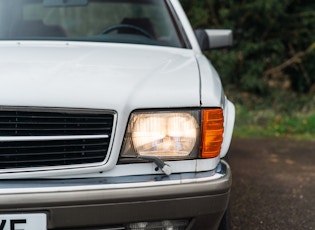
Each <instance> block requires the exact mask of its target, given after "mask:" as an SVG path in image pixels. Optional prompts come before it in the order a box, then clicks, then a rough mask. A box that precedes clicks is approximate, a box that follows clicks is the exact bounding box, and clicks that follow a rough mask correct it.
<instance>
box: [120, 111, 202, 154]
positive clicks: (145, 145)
mask: <svg viewBox="0 0 315 230" xmlns="http://www.w3.org/2000/svg"><path fill="white" fill-rule="evenodd" d="M199 120H200V112H199V111H187V112H186V111H184V112H157V113H156V112H137V113H133V114H132V115H131V118H130V121H129V125H128V128H127V133H126V136H125V143H124V146H123V154H126V155H140V156H157V157H161V158H187V157H189V156H190V155H191V154H193V153H194V152H196V151H197V150H198V147H199V139H200V138H199V133H200V128H199V124H198V123H199Z"/></svg>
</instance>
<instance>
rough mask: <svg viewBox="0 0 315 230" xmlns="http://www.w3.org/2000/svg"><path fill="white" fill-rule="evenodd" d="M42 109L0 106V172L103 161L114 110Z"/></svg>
mask: <svg viewBox="0 0 315 230" xmlns="http://www.w3.org/2000/svg"><path fill="white" fill-rule="evenodd" d="M42 110H43V109H39V110H37V111H36V109H32V111H23V110H21V109H18V110H16V111H13V109H12V108H2V107H0V172H1V171H2V170H6V171H8V170H14V169H21V168H25V169H27V170H29V169H30V168H34V170H38V168H41V167H45V170H46V167H51V166H64V167H68V166H73V165H75V166H76V165H82V164H90V163H100V162H103V161H104V160H105V157H106V155H107V152H108V148H109V143H110V138H111V135H112V130H113V123H114V114H113V113H109V112H107V111H105V112H104V111H81V110H80V111H78V110H72V111H63V110H57V109H56V110H53V111H49V110H47V111H45V112H43V111H42ZM97 135H98V137H97ZM99 135H101V136H99ZM46 137H48V139H47V138H46ZM72 137H74V138H72ZM100 137H101V138H100ZM1 138H2V139H1ZM43 138H44V139H43ZM12 140H13V141H12ZM31 170H32V169H31Z"/></svg>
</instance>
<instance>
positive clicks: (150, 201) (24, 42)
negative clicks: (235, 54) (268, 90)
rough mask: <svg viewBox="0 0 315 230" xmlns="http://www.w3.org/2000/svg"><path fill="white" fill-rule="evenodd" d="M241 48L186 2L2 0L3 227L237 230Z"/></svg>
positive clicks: (0, 120)
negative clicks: (234, 97) (231, 154)
mask: <svg viewBox="0 0 315 230" xmlns="http://www.w3.org/2000/svg"><path fill="white" fill-rule="evenodd" d="M231 45H232V32H231V31H230V30H221V29H220V30H217V29H212V30H208V29H198V30H193V29H192V27H191V25H190V23H189V21H188V19H187V17H186V15H185V13H184V11H183V9H182V7H181V5H180V3H179V1H178V0H0V229H3V230H18V229H19V230H21V229H23V230H47V229H49V230H57V229H58V230H61V229H73V230H79V229H89V230H90V229H139V230H141V229H143V230H147V229H165V230H166V229H167V230H169V229H172V230H182V229H194V230H198V229H202V230H204V229H218V228H221V229H223V228H227V227H228V221H229V220H228V214H227V213H228V206H229V196H230V189H231V170H230V167H229V165H228V163H227V161H226V160H225V159H226V157H227V154H228V149H229V145H230V142H231V137H232V132H233V126H234V117H235V110H234V106H233V104H232V103H231V102H230V101H229V100H228V99H227V97H226V96H225V94H224V91H223V87H222V84H221V81H220V77H219V75H218V73H217V72H216V70H215V69H214V67H213V66H212V64H211V62H210V61H209V60H208V59H207V58H206V57H205V56H204V55H203V51H206V50H211V49H215V48H223V47H229V46H231Z"/></svg>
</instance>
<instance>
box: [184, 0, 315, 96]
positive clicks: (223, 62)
mask: <svg viewBox="0 0 315 230" xmlns="http://www.w3.org/2000/svg"><path fill="white" fill-rule="evenodd" d="M181 3H182V5H183V7H184V9H185V11H186V12H187V14H188V17H189V18H190V20H191V23H192V25H193V27H194V28H230V29H233V31H234V38H235V47H234V48H233V49H230V50H220V51H211V52H208V53H207V55H208V56H209V58H210V60H211V61H212V62H213V64H214V65H215V66H216V67H217V69H218V70H219V72H220V74H221V77H222V81H223V84H224V85H225V86H226V87H232V88H233V87H234V88H236V89H237V90H240V91H245V92H249V93H254V94H256V95H260V96H267V95H268V94H270V93H271V92H272V91H274V90H275V89H284V90H286V91H294V92H297V93H314V92H315V52H314V50H315V1H314V0H281V1H279V0H255V1H253V0H198V1H197V0H196V1H192V0H181Z"/></svg>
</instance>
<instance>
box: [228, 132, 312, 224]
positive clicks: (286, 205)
mask: <svg viewBox="0 0 315 230" xmlns="http://www.w3.org/2000/svg"><path fill="white" fill-rule="evenodd" d="M229 161H230V165H231V167H232V171H233V187H232V195H231V196H232V197H231V198H232V199H231V216H232V229H245V230H247V229H250V230H254V229H272V230H276V229H315V141H297V140H291V139H276V138H275V139H271V138H270V139H234V140H233V142H232V146H231V149H230V159H229Z"/></svg>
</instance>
